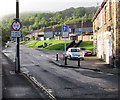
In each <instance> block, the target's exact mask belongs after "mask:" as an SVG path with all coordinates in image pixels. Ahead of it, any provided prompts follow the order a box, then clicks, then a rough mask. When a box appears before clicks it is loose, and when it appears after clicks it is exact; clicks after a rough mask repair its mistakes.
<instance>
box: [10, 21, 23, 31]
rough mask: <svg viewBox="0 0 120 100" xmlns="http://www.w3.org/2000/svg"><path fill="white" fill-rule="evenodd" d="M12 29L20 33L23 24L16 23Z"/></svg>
mask: <svg viewBox="0 0 120 100" xmlns="http://www.w3.org/2000/svg"><path fill="white" fill-rule="evenodd" d="M11 27H12V29H13V30H14V31H19V30H20V29H21V27H22V24H21V23H20V22H19V21H14V22H13V23H12V25H11Z"/></svg>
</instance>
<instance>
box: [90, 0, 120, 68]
mask: <svg viewBox="0 0 120 100" xmlns="http://www.w3.org/2000/svg"><path fill="white" fill-rule="evenodd" d="M92 21H93V34H94V53H95V54H97V56H98V57H99V58H101V59H103V60H104V61H106V62H107V64H110V65H113V66H114V67H116V68H118V67H119V68H120V63H119V60H120V1H119V0H104V1H103V3H102V4H101V6H100V7H99V8H98V10H97V12H96V14H95V16H94V17H93V20H92Z"/></svg>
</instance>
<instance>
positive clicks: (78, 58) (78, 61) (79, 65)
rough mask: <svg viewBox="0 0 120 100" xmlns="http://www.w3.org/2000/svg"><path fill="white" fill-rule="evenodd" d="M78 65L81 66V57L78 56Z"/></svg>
mask: <svg viewBox="0 0 120 100" xmlns="http://www.w3.org/2000/svg"><path fill="white" fill-rule="evenodd" d="M78 66H79V67H80V57H78Z"/></svg>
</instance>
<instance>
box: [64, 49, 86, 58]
mask: <svg viewBox="0 0 120 100" xmlns="http://www.w3.org/2000/svg"><path fill="white" fill-rule="evenodd" d="M66 55H67V57H68V58H69V59H75V58H77V59H78V57H80V59H82V60H84V53H83V52H82V51H81V50H80V48H69V49H68V50H67V52H66Z"/></svg>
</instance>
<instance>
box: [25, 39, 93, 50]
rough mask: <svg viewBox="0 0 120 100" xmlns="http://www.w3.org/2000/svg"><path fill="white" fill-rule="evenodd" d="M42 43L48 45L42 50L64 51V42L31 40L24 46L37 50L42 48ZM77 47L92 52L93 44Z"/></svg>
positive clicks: (87, 43) (67, 42) (84, 43)
mask: <svg viewBox="0 0 120 100" xmlns="http://www.w3.org/2000/svg"><path fill="white" fill-rule="evenodd" d="M43 43H47V45H48V46H47V47H45V48H44V49H48V50H64V41H62V40H43V41H38V40H33V41H30V42H29V43H27V44H26V46H29V47H35V48H38V47H40V46H42V45H43ZM69 43H70V41H66V44H67V45H68V44H69ZM79 47H85V48H86V49H89V50H92V51H93V42H82V43H81V44H80V45H79Z"/></svg>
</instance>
